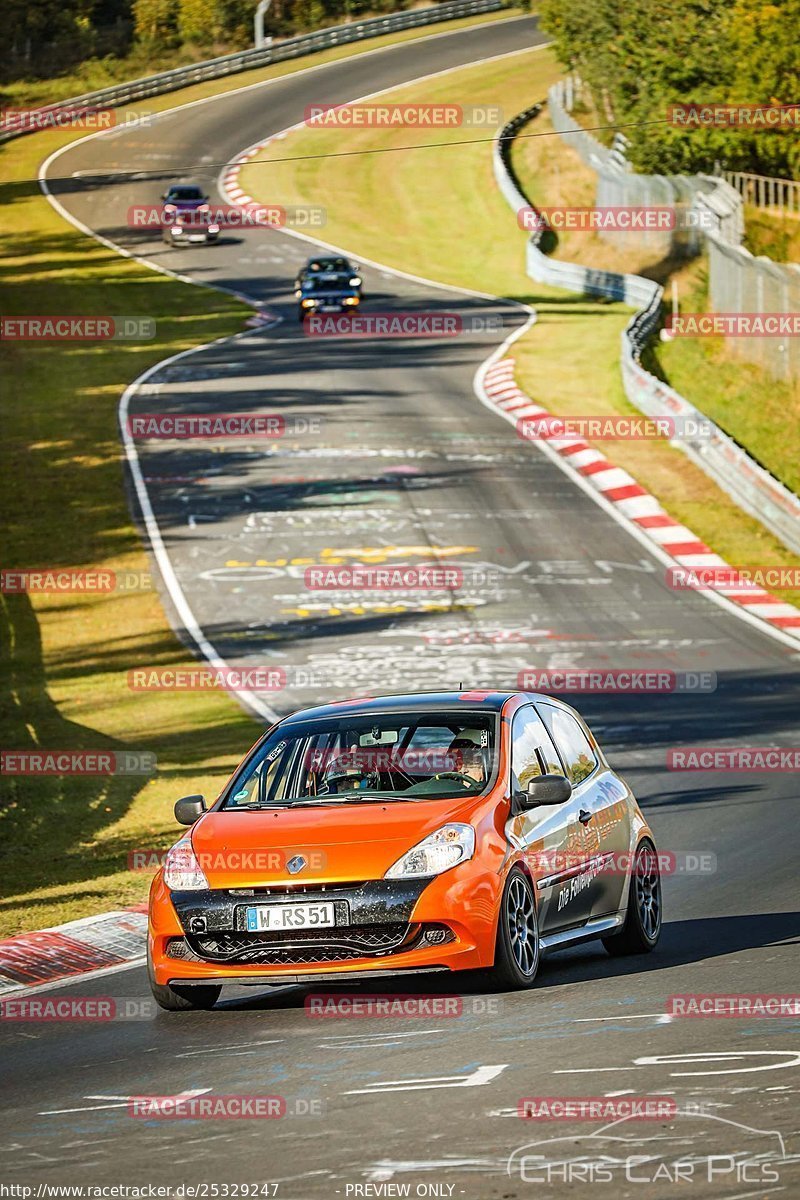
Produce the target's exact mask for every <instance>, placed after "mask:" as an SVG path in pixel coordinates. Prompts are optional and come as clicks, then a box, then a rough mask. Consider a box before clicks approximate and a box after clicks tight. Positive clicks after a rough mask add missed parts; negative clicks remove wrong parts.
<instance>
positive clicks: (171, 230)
mask: <svg viewBox="0 0 800 1200" xmlns="http://www.w3.org/2000/svg"><path fill="white" fill-rule="evenodd" d="M161 199H162V200H163V201H164V207H163V209H162V221H161V228H162V236H163V239H164V241H165V242H166V243H167V244H168V245H170V246H178V245H185V244H186V243H188V242H204V243H206V244H208V243H213V242H216V241H217V239H218V237H219V225H218V224H216V223H215V222H213V221H212V220H211V215H210V213H211V210H210V206H209V203H208V196H207V195H206V194H205V192H204V191H203V189H202V188H201V187H200V186H199V185H198V184H196V183H176V184H173V186H172V187H170V188H169V189H168V190H167V191H166V192H164V195H163V196H162V197H161Z"/></svg>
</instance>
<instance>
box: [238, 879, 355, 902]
mask: <svg viewBox="0 0 800 1200" xmlns="http://www.w3.org/2000/svg"><path fill="white" fill-rule="evenodd" d="M366 886H367V883H366V882H365V881H364V880H360V881H359V882H357V883H277V884H274V885H267V884H265V885H264V886H262V887H250V888H228V889H227V891H216V892H215V893H214V895H219V896H230V897H232V898H233V899H234V900H239V899H240V898H241V897H242V896H285V898H286V899H287V900H295V899H296V898H297V897H298V896H308V895H311V894H313V895H315V896H324V895H326V894H327V893H328V892H337V893H344V894H347V892H357V891H358V890H359V889H360V888H363V887H366Z"/></svg>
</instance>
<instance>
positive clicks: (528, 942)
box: [489, 867, 541, 990]
mask: <svg viewBox="0 0 800 1200" xmlns="http://www.w3.org/2000/svg"><path fill="white" fill-rule="evenodd" d="M540 957H541V951H540V945H539V919H538V917H537V914H536V901H535V898H534V894H533V887H532V885H531V881H530V880H529V878H528V876H527V875H526V874H525V872H524V871H523V870H522V869H521V867H512V868H511V870H510V871H509V873H508V879H507V880H506V886H505V888H504V889H503V898H502V900H501V901H500V913H499V916H498V918H497V941H496V943H495V952H494V966H493V967H492V969H491V971H490V972H489V979H490V981H491V984H492V986H493V987H496V988H498V989H501V990H511V989H518V988H529V987H531V985H532V984H533V981H534V980H535V978H536V972H537V971H538V969H539V959H540Z"/></svg>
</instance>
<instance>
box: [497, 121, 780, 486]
mask: <svg viewBox="0 0 800 1200" xmlns="http://www.w3.org/2000/svg"><path fill="white" fill-rule="evenodd" d="M591 119H592V118H591V115H590V117H589V121H590V122H591ZM551 129H552V125H551V123H550V119H549V117H548V115H547V113H546V112H544V113H542V114H541V116H540V117H537V119H536V121H534V122H533V123H532V124H531V125H529V126H527V129H526V130H525V131H524V132H531V133H544V132H547V131H548V130H551ZM557 147H558V152H557V154H553V153H552V143H551V141H550V139H549V138H536V137H533V138H525V137H523V138H521V139H520V140H519V141H518V142H517V143H516V145H515V147H514V151H513V153H514V160H513V161H514V167H515V169H516V171H517V173H518V175H519V177H520V180H521V181H522V183H523V186H524V188H525V189H526V190H527V194H528V195H530V196H531V197H533V198H534V199H539V200H541V202H542V203H544V202H545V198H546V202H547V203H550V204H574V205H589V206H590V205H593V204H594V203H595V183H596V177H595V173H594V172H593V171H592V170H590V168H589V167H587V166H585V165H584V163H583V162H582V161H581V159H580V157H579V156H578V154H577V153H576V152H575V151H573V150H572V149H570V148H569V146H568V145H567V144H566V143H565V142H564V141H563V140H561V139H559V140H558V142H557ZM746 226H747V230H748V246H749V248H750V249H751V250H752V252H753V253H754V254H768V255H770V256H771V257H773V258H775V260H776V261H781V260H782V261H789V259H790V258H791V256H792V255H794V258H795V259H796V258H797V257H798V253H797V252H798V250H800V219H798V218H796V217H794V218H793V217H788V216H787V217H783V218H780V217H778V216H777V215H776V214H772V213H764V212H760V211H759V210H758V209H756V208H753V207H751V206H748V208H747V210H746ZM553 253H554V254H555V255H556V256H557V257H558V258H563V259H568V260H569V261H572V262H583V263H590V264H591V265H592V266H593V267H599V268H601V269H603V270H608V271H632V272H636V273H638V274H640V275H646V276H647V277H648V278H650V279H656V280H658V282H659V283H661V284H665V285H669V282H670V281H671V280H672V279H675V280H677V282H678V289H679V297H680V305H681V310H682V311H683V312H705V311H706V310H707V308H708V289H707V277H708V261H707V258H706V257H705V256H704V257H703V258H699V259H693V260H692V261H690V262H688V263H687V261H686V260H676V259H662V260H660V261H658V262H653V261H652V254H651V253H649V252H648V251H647V249H646V248H636V247H629V248H628V247H626V246H625V244H624V241H623V242H622V243H621V244H620V245H618V246H615V245H614V244H613V243H610V242H609V241H608V240H603V239H601V238H599V237H597V236H596V235H594V234H586V233H574V232H573V233H568V234H566V235H563V236H561V235H560V236H559V238H558V240H557V244H556V245H555V246H554V248H553ZM649 366H650V369H651V370H654V371H655V373H656V374H657V375H659V376H660V377H661V378H663V379H665V380H666V381H667V382H669V383H670V384H671V385H672V387H674V388H675V389H676V390H677V391H678V392H680V393H681V395H684V396H686V398H687V399H688V400H691V402H692V403H693V404H695V405H696V406H697V407H698V408H699V409H701V410H702V412H704V413H706V414H707V415H708V416H709V417H711V419H712V420H714V421H716V422H717V423H718V424H719V425H720V426H721V427H722V428H723V429H724V430H726V431H727V432H728V433H730V434H731V436H732V437H734V438H736V440H737V441H738V442H739V443H740V444H741V445H743V446H745V447H746V448H747V450H748V451H749V453H750V454H752V455H753V456H754V457H755V458H756V459H757V460H758V461H759V462H760V463H762V464H763V466H765V467H766V468H767V470H769V471H771V472H772V473H773V474H774V475H775V476H776V477H777V478H778V479H780V480H782V481H783V482H784V483H785V484H786V485H787V486H788V487H790V488H792V489H793V490H794V491H795V492H797V491H798V490H800V385H794V386H792V385H791V384H788V383H783V382H779V381H778V380H775V379H773V378H772V377H771V376H770V375H768V374H767V372H766V371H764V370H762V369H761V368H760V367H759V366H758V365H757V364H753V363H748V362H746V361H745V360H744V359H742V358H740V357H738V356H737V355H736V349H735V345H731V343H730V342H729V343H726V342H725V340H724V339H723V338H680V339H676V340H675V341H673V342H668V343H661V342H658V343H653V346H652V350H651V351H650V355H649Z"/></svg>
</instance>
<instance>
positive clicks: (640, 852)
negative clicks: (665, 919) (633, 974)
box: [603, 838, 662, 958]
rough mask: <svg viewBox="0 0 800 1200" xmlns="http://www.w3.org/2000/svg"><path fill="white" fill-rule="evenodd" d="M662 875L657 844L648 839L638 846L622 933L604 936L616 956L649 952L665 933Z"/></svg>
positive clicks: (610, 950) (604, 941)
mask: <svg viewBox="0 0 800 1200" xmlns="http://www.w3.org/2000/svg"><path fill="white" fill-rule="evenodd" d="M661 914H662V904H661V875H660V873H659V869H658V855H657V854H656V848H655V846H654V845H653V843H652V842H651V841H650V840H649V839H648V838H644V839H643V840H642V841H641V842H640V843H639V845H638V847H637V848H636V856H635V858H634V861H633V870H632V872H631V883H630V890H629V892H628V911H627V913H626V915H625V924H624V925H623V926H622V929H621V930H620V931H619V933H614V934H612V935H611V937H606V938H603V945H604V946H605V948H606V950H607V951H608V953H609V954H610V955H612V957H614V958H617V957H621V956H623V955H627V954H649V953H650V951H651V950H654V949H655V947H656V945H657V944H658V939H659V937H660V936H661Z"/></svg>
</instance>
